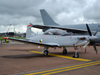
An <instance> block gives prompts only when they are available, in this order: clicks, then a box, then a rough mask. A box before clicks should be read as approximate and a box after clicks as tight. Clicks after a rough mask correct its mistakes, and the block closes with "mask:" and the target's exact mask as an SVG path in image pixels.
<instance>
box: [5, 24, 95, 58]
mask: <svg viewBox="0 0 100 75" xmlns="http://www.w3.org/2000/svg"><path fill="white" fill-rule="evenodd" d="M86 26H87V30H88V33H89V35H71V34H69V33H67V32H66V31H65V30H61V29H48V30H46V31H45V32H44V34H41V35H40V34H35V33H34V32H32V31H31V27H32V25H28V26H27V32H26V40H22V39H15V38H9V37H4V38H3V39H8V40H14V41H19V42H24V43H30V44H34V45H39V46H44V49H43V51H42V52H43V53H44V55H48V49H49V47H53V48H54V49H56V47H60V48H61V47H63V53H64V54H66V53H67V50H66V47H73V48H74V49H75V50H76V52H75V55H74V56H73V57H75V58H78V57H79V54H78V52H77V47H78V46H83V47H84V48H85V47H86V46H87V45H88V44H89V43H90V40H91V41H92V42H93V44H94V45H93V46H94V49H95V51H96V52H97V49H96V46H95V43H94V40H96V39H97V37H96V36H94V35H92V33H91V31H90V29H89V27H88V25H87V24H86ZM95 35H96V33H95Z"/></svg>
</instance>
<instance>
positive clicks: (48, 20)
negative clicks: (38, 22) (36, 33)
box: [40, 9, 58, 25]
mask: <svg viewBox="0 0 100 75" xmlns="http://www.w3.org/2000/svg"><path fill="white" fill-rule="evenodd" d="M40 13H41V16H42V20H43V23H44V25H58V24H57V23H56V22H54V20H53V19H52V18H51V17H50V16H49V14H48V13H47V12H46V11H45V10H44V9H41V10H40Z"/></svg>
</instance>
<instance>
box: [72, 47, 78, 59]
mask: <svg viewBox="0 0 100 75" xmlns="http://www.w3.org/2000/svg"><path fill="white" fill-rule="evenodd" d="M75 50H76V52H75V54H74V56H73V58H78V57H79V54H78V52H77V47H75Z"/></svg>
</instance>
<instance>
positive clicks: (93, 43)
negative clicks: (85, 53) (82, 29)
mask: <svg viewBox="0 0 100 75" xmlns="http://www.w3.org/2000/svg"><path fill="white" fill-rule="evenodd" d="M86 27H87V30H88V33H89V35H90V36H95V35H96V34H97V32H98V31H96V32H95V33H94V35H92V33H91V31H90V28H89V26H88V24H86ZM90 41H91V39H90ZM90 41H89V42H90ZM89 42H87V43H86V44H85V45H84V46H83V48H85V47H86V46H87V45H88V44H89ZM91 44H92V45H93V47H94V50H95V51H96V53H97V48H96V45H95V42H94V41H92V42H91Z"/></svg>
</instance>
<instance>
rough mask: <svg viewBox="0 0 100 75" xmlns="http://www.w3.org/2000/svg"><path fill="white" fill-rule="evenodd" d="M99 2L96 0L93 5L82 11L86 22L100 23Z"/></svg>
mask: <svg viewBox="0 0 100 75" xmlns="http://www.w3.org/2000/svg"><path fill="white" fill-rule="evenodd" d="M99 3H100V0H96V1H95V2H94V4H93V5H91V6H88V7H87V8H86V9H85V11H84V17H85V18H86V19H87V20H94V21H96V22H100V4H99Z"/></svg>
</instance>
